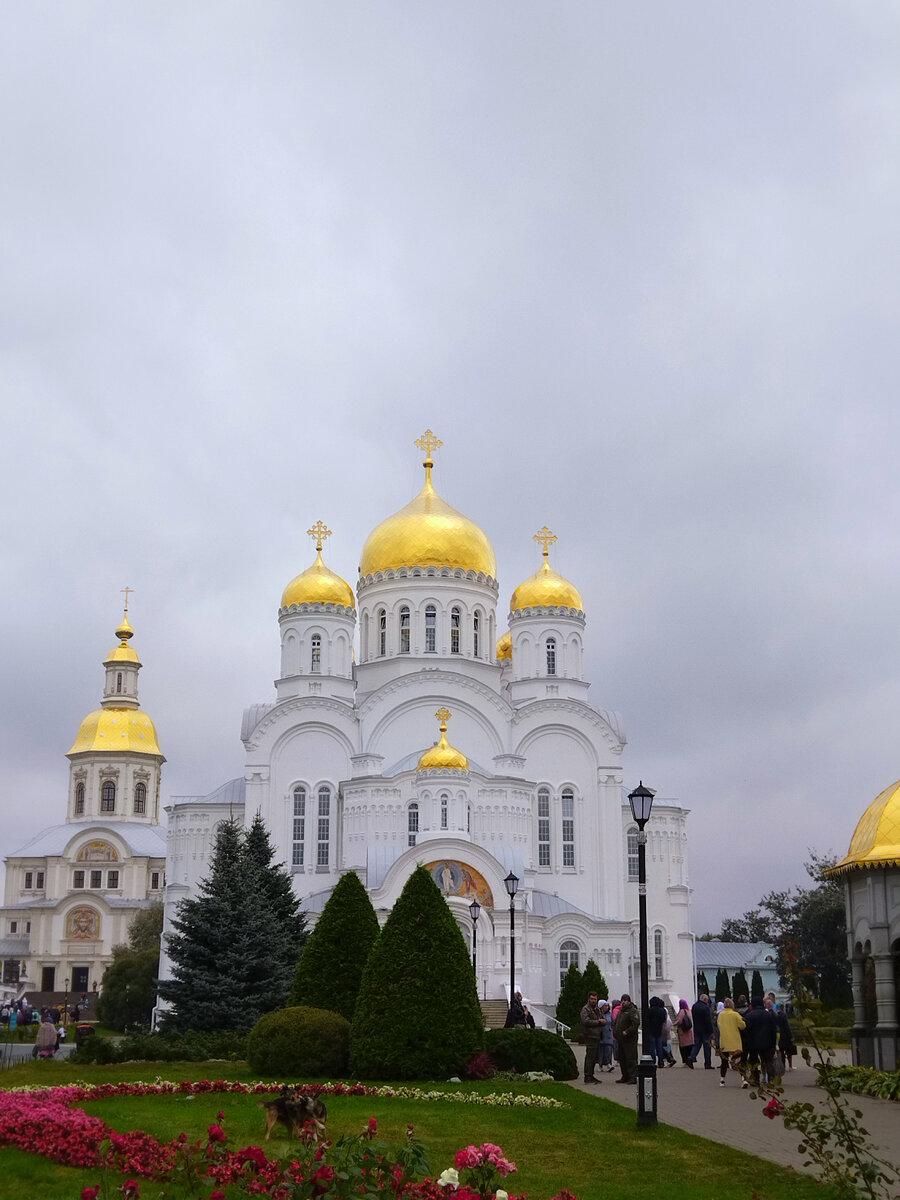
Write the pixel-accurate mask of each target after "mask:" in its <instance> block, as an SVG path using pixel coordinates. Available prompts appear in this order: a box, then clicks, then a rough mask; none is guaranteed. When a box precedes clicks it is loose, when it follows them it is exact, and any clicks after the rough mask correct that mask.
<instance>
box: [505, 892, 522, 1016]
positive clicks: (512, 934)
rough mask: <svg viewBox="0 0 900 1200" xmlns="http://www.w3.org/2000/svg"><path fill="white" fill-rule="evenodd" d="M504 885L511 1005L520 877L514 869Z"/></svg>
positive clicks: (514, 982) (514, 981) (514, 984)
mask: <svg viewBox="0 0 900 1200" xmlns="http://www.w3.org/2000/svg"><path fill="white" fill-rule="evenodd" d="M503 886H504V887H505V888H506V891H507V893H508V895H509V1007H510V1008H512V1002H513V999H514V998H515V994H516V892H517V891H518V890H519V877H518V875H514V874H513V873H512V871H510V873H509V874H508V875H507V877H506V878H505V879H504V880H503Z"/></svg>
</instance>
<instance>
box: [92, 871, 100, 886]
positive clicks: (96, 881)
mask: <svg viewBox="0 0 900 1200" xmlns="http://www.w3.org/2000/svg"><path fill="white" fill-rule="evenodd" d="M91 887H92V888H101V887H103V872H102V871H91Z"/></svg>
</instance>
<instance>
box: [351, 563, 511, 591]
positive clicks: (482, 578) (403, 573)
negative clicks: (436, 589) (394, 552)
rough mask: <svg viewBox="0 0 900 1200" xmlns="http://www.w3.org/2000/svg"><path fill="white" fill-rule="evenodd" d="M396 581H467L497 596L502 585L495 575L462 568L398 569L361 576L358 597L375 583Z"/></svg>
mask: <svg viewBox="0 0 900 1200" xmlns="http://www.w3.org/2000/svg"><path fill="white" fill-rule="evenodd" d="M395 579H467V580H469V582H470V583H480V584H482V585H483V586H484V587H488V588H490V590H491V591H492V592H493V593H494V595H495V596H497V595H499V593H500V585H499V583H498V582H497V580H496V579H495V578H494V577H493V575H485V574H484V573H483V572H482V571H464V570H463V569H462V567H437V566H430V567H397V568H396V569H394V568H391V569H390V570H387V571H376V572H375V574H374V575H360V577H359V580H358V581H357V585H356V594H357V596H358V597H359V596H362V593H363V592H364V590H365V589H366V588H367V587H371V586H372V584H375V583H391V582H393V581H394V580H395Z"/></svg>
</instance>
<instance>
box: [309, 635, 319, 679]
mask: <svg viewBox="0 0 900 1200" xmlns="http://www.w3.org/2000/svg"><path fill="white" fill-rule="evenodd" d="M310 646H311V651H310V664H309V669H310V671H312V673H313V675H318V673H319V672H320V671H321V669H322V639H321V638H320V637H319V635H318V634H317V633H314V634H313V636H312V641H311V642H310Z"/></svg>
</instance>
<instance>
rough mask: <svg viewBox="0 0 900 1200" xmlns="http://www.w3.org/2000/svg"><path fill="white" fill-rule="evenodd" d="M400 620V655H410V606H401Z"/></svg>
mask: <svg viewBox="0 0 900 1200" xmlns="http://www.w3.org/2000/svg"><path fill="white" fill-rule="evenodd" d="M398 615H399V620H400V653H401V654H409V651H410V614H409V605H408V604H403V605H401V608H400V612H399V614H398Z"/></svg>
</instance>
